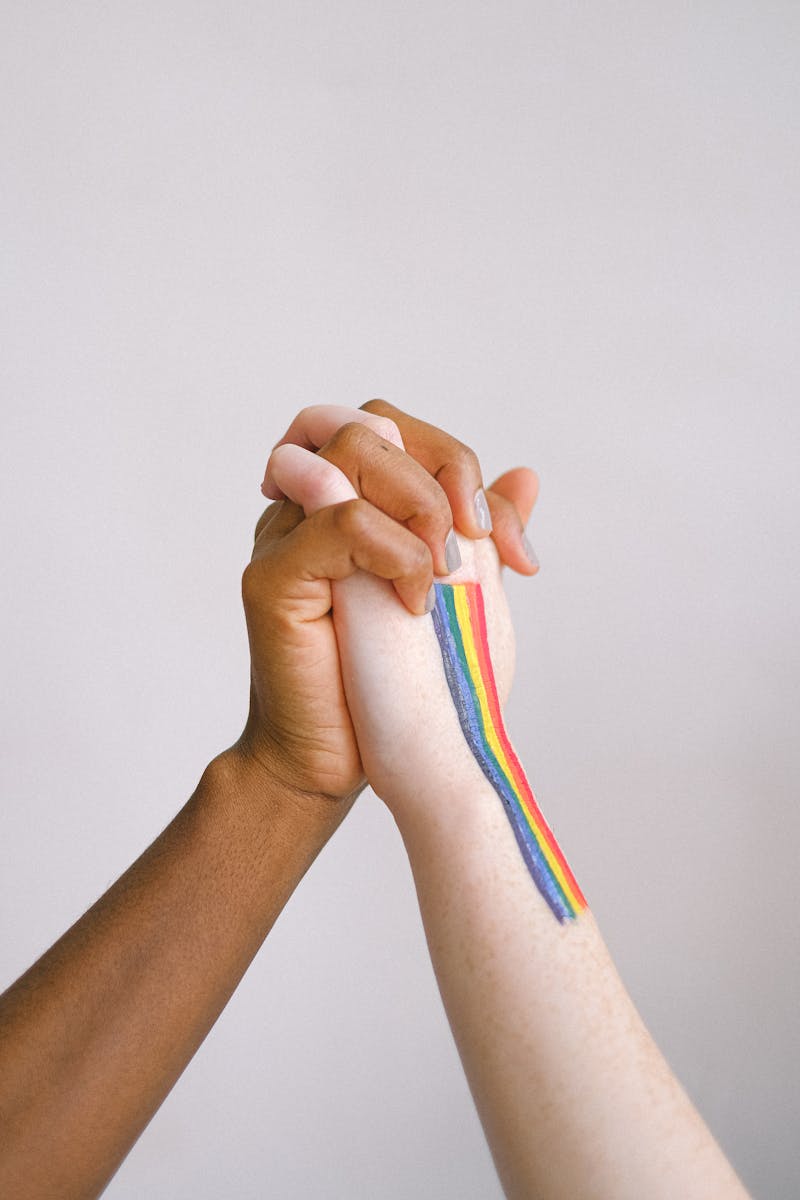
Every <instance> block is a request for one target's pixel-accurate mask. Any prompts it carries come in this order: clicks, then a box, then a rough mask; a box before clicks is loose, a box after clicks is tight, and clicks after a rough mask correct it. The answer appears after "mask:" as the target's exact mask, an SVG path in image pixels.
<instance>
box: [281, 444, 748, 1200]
mask: <svg viewBox="0 0 800 1200" xmlns="http://www.w3.org/2000/svg"><path fill="white" fill-rule="evenodd" d="M277 475H278V478H279V483H280V487H281V489H282V490H283V492H284V494H286V495H289V496H291V497H292V499H293V500H295V501H296V502H297V503H299V504H302V505H303V506H304V509H305V510H306V511H307V512H308V513H312V512H314V511H316V510H317V509H316V506H319V505H323V504H325V503H334V504H335V503H341V502H342V501H343V500H345V499H346V495H347V491H348V487H350V488H352V487H354V485H355V482H356V481H355V480H354V479H352V478H351V479H344V478H336V476H335V475H334V473H333V472H331V471H330V470H329V469H328V468H327V466H326V467H325V469H322V468H321V467H320V466H319V465H318V464H317V461H316V460H315V458H314V456H313V455H311V454H310V452H309V451H306V450H298V451H297V453H296V454H293V456H292V458H291V459H289V458H288V456H287V457H286V458H284V459H283V461H282V464H281V468H280V470H279V471H278V472H277ZM461 553H462V566H461V568H460V569H459V570H458V571H457V572H455V573H454V574H453V575H451V576H450V577H449V580H448V581H449V582H460V581H462V580H465V579H470V580H474V581H476V582H478V583H480V585H481V587H482V589H483V591H484V593H485V598H486V603H487V625H488V633H489V642H490V648H491V654H492V659H493V664H494V673H495V676H496V678H497V680H498V689H499V693H500V698H501V702H502V701H503V700H504V698H505V696H506V695H507V691H508V687H509V684H510V666H511V662H512V659H513V644H512V633H511V627H510V621H509V619H508V609H507V607H506V605H505V603H504V600H503V594H502V586H501V582H500V564H499V560H498V557H497V554H496V552H495V550H494V548H493V546H492V543H491V542H489V541H487V540H483V541H475V542H471V541H462V543H461ZM333 599H334V613H335V625H336V633H337V639H338V642H339V646H340V650H341V656H342V668H343V679H344V688H345V693H346V698H347V703H348V707H349V711H350V713H351V715H352V719H353V724H354V727H355V731H356V735H357V739H358V744H359V746H360V747H361V754H362V760H363V764H364V767H365V770H366V772H367V776H368V778H369V780H370V783H371V784H372V786H373V788H374V790H375V791H376V792H377V794H378V795H379V796H381V797H382V798H383V799H384V801H385V802H386V803H387V804H388V806H389V807H390V809H391V811H392V813H393V814H394V817H395V820H396V822H397V824H398V826H399V828H400V832H401V834H402V836H403V839H404V841H405V845H406V849H407V851H408V855H409V859H410V862H411V867H412V870H413V873H414V879H415V883H416V888H417V894H418V897H419V902H420V910H421V913H422V917H423V922H424V925H425V931H426V936H427V939H428V945H429V948H430V953H431V958H432V961H433V965H434V969H435V971H436V975H437V979H438V982H439V988H440V991H441V995H442V999H443V1001H444V1004H445V1008H446V1010H447V1014H448V1018H449V1020H450V1024H451V1026H452V1029H453V1034H454V1037H455V1040H456V1044H457V1046H458V1048H459V1052H460V1055H461V1059H462V1062H463V1064H464V1068H465V1071H466V1074H467V1078H468V1080H469V1083H470V1087H471V1089H472V1093H473V1096H474V1098H475V1102H476V1106H477V1108H478V1112H479V1114H480V1117H481V1120H482V1123H483V1126H484V1130H485V1132H486V1136H487V1139H488V1142H489V1145H490V1147H491V1149H492V1153H493V1155H494V1159H495V1163H496V1166H497V1169H498V1173H499V1175H500V1178H501V1180H502V1182H503V1185H504V1189H505V1191H506V1194H507V1195H508V1196H509V1197H513V1198H517V1197H518V1198H519V1200H525V1198H529V1197H542V1198H546V1200H557V1198H558V1200H561V1198H563V1200H566V1198H568V1197H575V1196H580V1197H582V1198H592V1197H597V1198H598V1200H612V1198H613V1200H641V1197H643V1196H647V1197H648V1198H649V1200H673V1198H674V1197H675V1196H681V1197H682V1198H683V1200H712V1198H714V1200H722V1198H723V1197H724V1198H727V1200H742V1198H744V1197H746V1195H747V1193H746V1192H745V1190H744V1188H743V1186H742V1184H741V1183H740V1181H739V1180H738V1179H737V1177H736V1175H735V1173H734V1172H733V1170H732V1168H731V1166H730V1164H729V1163H728V1161H727V1160H726V1158H725V1156H724V1155H723V1153H722V1151H721V1150H720V1148H719V1146H718V1145H717V1143H716V1142H715V1140H714V1138H713V1136H712V1135H711V1133H710V1131H709V1130H708V1128H707V1126H706V1125H705V1123H704V1122H703V1120H702V1118H701V1117H700V1115H699V1113H698V1112H697V1110H696V1109H695V1108H694V1106H693V1105H692V1103H691V1101H690V1100H689V1098H688V1096H687V1095H686V1093H685V1092H684V1090H683V1088H682V1087H681V1085H680V1083H679V1082H678V1080H677V1079H676V1078H675V1076H674V1075H673V1074H672V1072H671V1071H670V1069H669V1067H668V1065H667V1063H666V1062H665V1060H664V1058H663V1056H662V1055H661V1053H660V1051H659V1050H658V1047H657V1046H656V1045H655V1043H654V1042H653V1040H652V1038H651V1036H650V1034H649V1033H648V1031H647V1029H646V1028H645V1026H644V1024H643V1022H642V1021H641V1018H640V1017H639V1014H638V1013H637V1011H636V1009H635V1007H634V1005H633V1003H632V1001H631V999H630V997H629V996H628V994H627V992H626V990H625V988H624V986H623V984H622V982H621V980H620V978H619V976H618V974H617V972H616V970H615V968H614V966H613V963H612V962H611V959H610V957H609V955H608V952H607V950H606V947H605V944H604V942H603V939H602V937H601V935H600V932H599V930H598V928H597V925H596V923H595V921H594V918H593V916H592V914H591V912H590V911H589V910H588V909H587V910H584V911H583V912H581V913H580V914H579V915H578V916H577V917H576V918H575V919H574V920H571V921H569V922H568V923H566V924H564V925H560V924H559V923H558V922H557V921H556V920H555V918H554V917H553V915H552V913H551V912H550V909H549V908H548V906H547V904H546V902H545V900H544V898H543V897H542V895H541V894H540V893H539V891H538V890H537V888H536V886H535V884H534V883H533V881H532V879H531V877H530V875H529V874H528V871H527V868H526V867H525V864H524V862H523V859H522V857H521V855H520V853H519V850H518V847H517V845H516V842H515V840H514V836H513V833H512V831H511V829H510V827H509V824H508V821H507V819H506V817H505V814H504V813H503V811H502V807H501V804H500V802H499V800H498V797H497V795H496V793H495V792H494V790H493V789H492V788H491V787H490V785H489V784H488V783H487V781H486V779H485V778H484V776H483V774H482V772H481V770H480V767H479V766H478V764H477V762H476V761H475V759H474V758H473V757H472V754H471V752H470V750H469V747H468V745H467V742H466V740H465V739H464V737H463V736H462V733H461V729H460V726H459V724H458V720H457V716H456V712H455V709H454V707H453V705H452V702H451V698H450V695H449V692H448V689H447V684H446V679H445V676H444V671H443V668H442V663H441V658H440V653H439V647H438V643H437V641H436V638H435V634H434V631H433V627H432V622H431V621H429V620H422V621H420V620H419V619H417V618H415V617H414V616H412V615H411V614H410V613H409V611H408V610H407V609H406V608H404V607H403V605H402V604H401V603H400V601H399V598H398V596H397V594H396V593H395V592H394V591H393V589H392V588H391V586H389V585H387V584H386V583H385V582H384V581H383V580H381V579H378V578H375V577H374V576H370V575H367V574H364V573H358V574H356V575H353V576H351V577H348V578H347V579H344V580H342V581H339V582H337V583H335V584H334V588H333ZM420 730H424V731H425V732H424V737H421V736H420Z"/></svg>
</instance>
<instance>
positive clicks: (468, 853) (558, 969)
mask: <svg viewBox="0 0 800 1200" xmlns="http://www.w3.org/2000/svg"><path fill="white" fill-rule="evenodd" d="M395 811H396V818H397V820H398V824H399V825H400V829H401V832H402V834H403V838H404V841H405V844H406V847H407V850H408V854H409V858H410V862H411V866H412V870H413V873H414V879H415V882H416V887H417V892H418V896H419V902H420V908H421V912H422V917H423V921H424V925H425V930H426V935H427V939H428V944H429V947H430V952H431V957H432V961H433V964H434V968H435V970H436V974H437V978H438V981H439V986H440V990H441V994H442V997H443V1000H444V1004H445V1007H446V1010H447V1013H448V1017H449V1020H450V1023H451V1026H452V1029H453V1034H454V1037H455V1040H456V1043H457V1045H458V1049H459V1052H460V1055H461V1058H462V1061H463V1064H464V1068H465V1071H466V1074H467V1077H468V1080H469V1083H470V1087H471V1089H472V1092H473V1095H474V1098H475V1102H476V1105H477V1108H478V1111H479V1114H480V1116H481V1121H482V1123H483V1126H484V1129H485V1131H486V1135H487V1139H488V1141H489V1144H490V1146H491V1149H492V1152H493V1155H494V1158H495V1162H496V1164H497V1168H498V1172H499V1174H500V1177H501V1179H502V1182H503V1184H504V1187H505V1190H506V1193H507V1195H508V1196H509V1197H514V1198H516V1197H519V1198H523V1197H524V1198H526V1200H529V1198H530V1197H531V1196H536V1197H540V1198H542V1200H545V1198H546V1200H556V1198H557V1197H570V1198H571V1197H574V1196H585V1197H597V1198H598V1200H612V1198H613V1200H625V1198H628V1197H630V1198H631V1200H633V1198H636V1200H641V1197H642V1196H647V1197H649V1198H650V1200H657V1198H660V1197H663V1198H664V1200H667V1198H669V1200H673V1198H674V1197H675V1196H681V1197H682V1198H684V1200H693V1198H697V1200H699V1198H701V1197H703V1198H704V1200H709V1198H710V1197H712V1196H713V1197H714V1198H715V1200H721V1198H722V1197H726V1198H730V1200H733V1198H737V1200H738V1198H739V1197H744V1196H745V1195H746V1193H745V1191H744V1189H743V1188H742V1186H741V1184H740V1183H739V1181H738V1180H737V1179H736V1177H735V1175H734V1173H733V1171H732V1170H731V1168H730V1166H729V1164H728V1163H727V1161H726V1159H725V1158H724V1156H723V1155H722V1153H721V1151H720V1150H719V1148H718V1147H717V1145H716V1143H715V1142H714V1140H713V1138H712V1136H711V1134H710V1133H709V1131H708V1129H707V1127H706V1126H705V1124H704V1123H703V1121H702V1119H701V1118H700V1116H699V1114H698V1113H697V1111H696V1110H695V1109H694V1107H693V1106H692V1104H691V1102H690V1101H689V1099H688V1097H687V1096H686V1094H685V1092H684V1091H683V1089H682V1088H681V1086H680V1085H679V1083H678V1082H677V1080H676V1079H675V1077H674V1076H673V1074H672V1073H671V1071H670V1069H669V1067H668V1066H667V1064H666V1063H665V1061H664V1059H663V1057H662V1056H661V1054H660V1052H659V1050H658V1048H657V1047H656V1045H655V1044H654V1042H653V1041H652V1039H651V1037H650V1036H649V1034H648V1032H647V1030H646V1029H645V1027H644V1025H643V1023H642V1021H641V1019H640V1018H639V1015H638V1013H637V1012H636V1009H635V1008H634V1005H633V1004H632V1002H631V1000H630V997H629V996H628V994H627V992H626V991H625V989H624V987H623V985H622V983H621V981H620V979H619V976H618V975H617V972H616V970H615V968H614V966H613V964H612V962H611V960H610V958H609V955H608V952H607V950H606V947H605V945H604V943H603V940H602V938H601V936H600V933H599V931H598V929H597V926H596V924H595V921H594V919H593V917H592V916H591V914H590V912H589V911H588V909H587V910H584V911H583V912H580V913H579V914H578V916H577V917H575V918H573V919H571V920H567V921H564V923H559V921H558V920H556V919H555V918H554V915H553V913H552V912H551V910H550V908H549V907H548V905H547V903H546V902H545V900H544V899H543V896H542V895H541V894H540V891H539V890H538V889H537V887H536V886H535V885H534V883H533V880H532V878H531V876H530V874H529V872H528V869H527V867H526V866H525V863H524V862H523V858H522V856H521V854H520V851H519V848H518V845H517V843H516V840H515V838H514V835H513V833H512V831H511V828H510V825H509V822H508V820H507V819H506V815H505V813H504V811H503V808H502V805H501V803H500V800H499V798H498V796H497V795H496V793H495V792H494V791H493V789H492V788H491V787H490V786H489V785H488V784H487V783H486V781H485V780H484V779H483V777H482V775H481V773H480V771H479V770H478V769H477V766H476V769H475V774H474V777H473V778H472V781H471V783H470V784H469V785H467V786H466V787H464V786H457V787H454V786H453V785H452V784H447V785H445V786H444V787H442V788H441V789H439V788H432V789H431V794H430V796H429V799H428V804H427V805H426V806H424V807H423V806H421V805H419V804H415V805H413V806H409V807H408V808H407V809H404V808H403V806H402V805H400V806H399V807H398V806H395Z"/></svg>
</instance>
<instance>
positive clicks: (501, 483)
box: [491, 467, 539, 525]
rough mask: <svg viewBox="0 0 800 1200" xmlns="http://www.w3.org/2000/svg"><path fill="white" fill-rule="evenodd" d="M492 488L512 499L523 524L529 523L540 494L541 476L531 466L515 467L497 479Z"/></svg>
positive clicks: (495, 491) (496, 492)
mask: <svg viewBox="0 0 800 1200" xmlns="http://www.w3.org/2000/svg"><path fill="white" fill-rule="evenodd" d="M491 490H492V491H493V492H494V493H495V495H497V496H503V498H504V499H506V500H510V501H511V503H512V504H513V505H514V508H515V509H516V510H517V512H518V513H519V519H520V521H521V522H522V524H523V525H527V524H528V520H529V519H530V515H531V512H532V511H533V506H534V504H535V503H536V498H537V496H538V495H539V476H538V475H537V474H536V472H535V471H532V470H531V469H530V467H513V468H512V469H511V470H510V471H506V472H505V473H504V474H503V475H499V476H498V477H497V479H495V481H494V483H493V484H492V485H491Z"/></svg>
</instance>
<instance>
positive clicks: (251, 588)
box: [242, 560, 264, 608]
mask: <svg viewBox="0 0 800 1200" xmlns="http://www.w3.org/2000/svg"><path fill="white" fill-rule="evenodd" d="M263 591H264V572H263V571H262V570H261V568H260V566H259V562H258V560H251V561H250V562H249V563H248V564H247V566H246V567H245V569H244V570H243V571H242V601H243V602H244V606H245V608H251V607H252V606H253V605H254V604H255V603H256V601H257V600H259V599H260V598H261V597H262V595H263Z"/></svg>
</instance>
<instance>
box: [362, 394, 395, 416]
mask: <svg viewBox="0 0 800 1200" xmlns="http://www.w3.org/2000/svg"><path fill="white" fill-rule="evenodd" d="M388 407H389V406H388V404H387V403H386V401H385V400H381V399H380V397H378V396H376V397H375V398H374V399H373V400H367V401H365V403H364V404H362V405H360V408H361V411H362V412H369V413H383V412H384V411H385V410H386V409H387V408H388Z"/></svg>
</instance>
